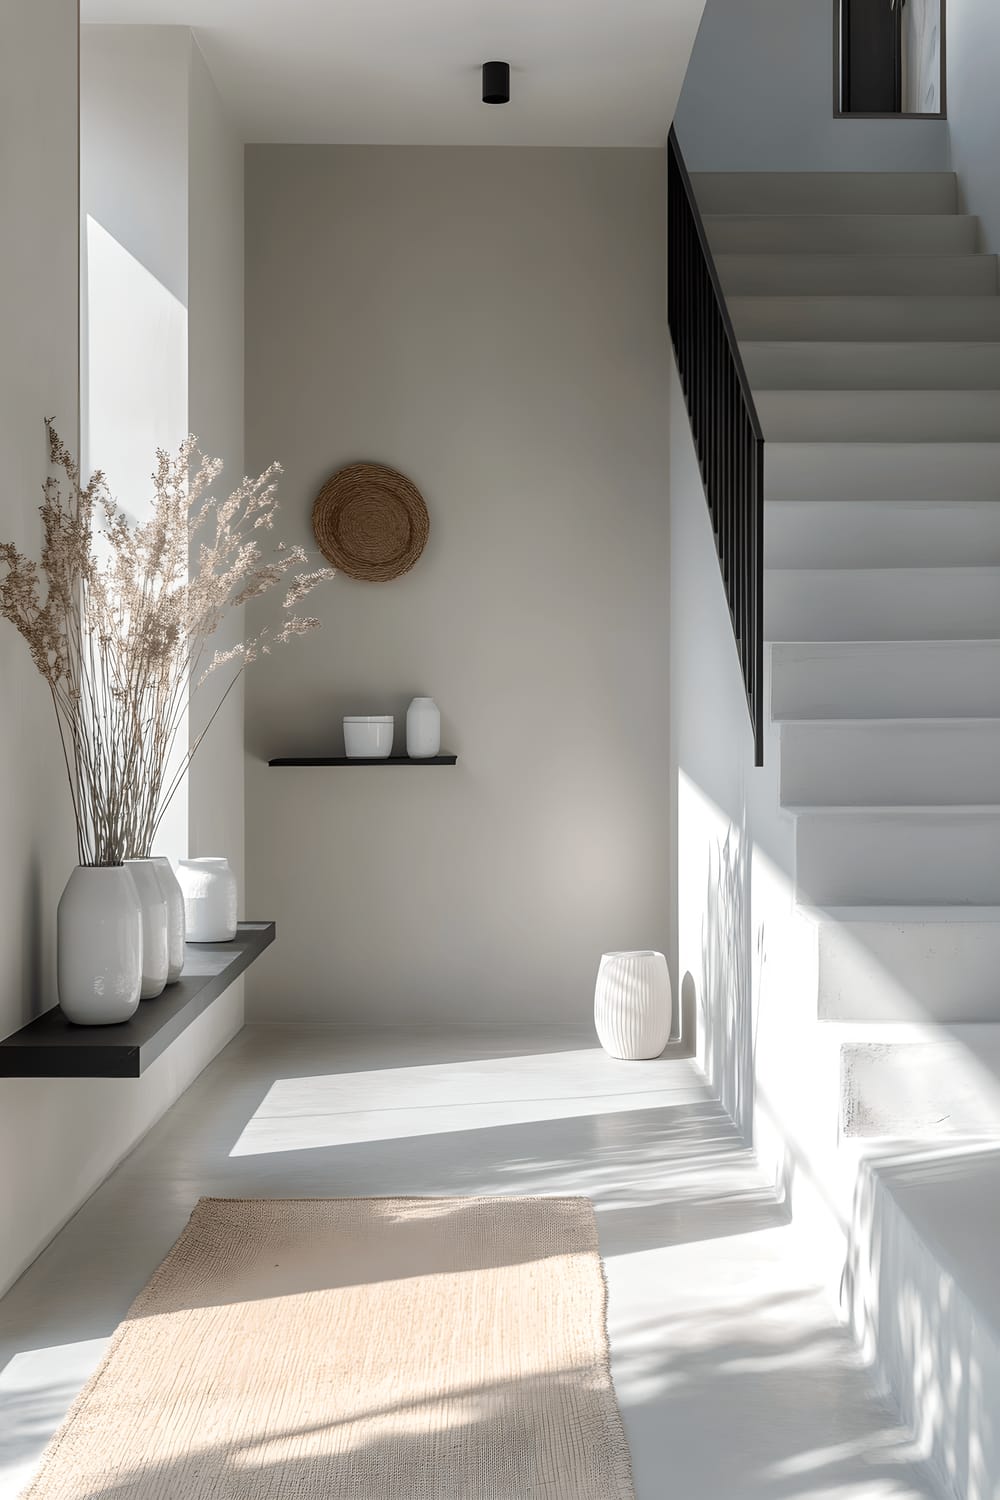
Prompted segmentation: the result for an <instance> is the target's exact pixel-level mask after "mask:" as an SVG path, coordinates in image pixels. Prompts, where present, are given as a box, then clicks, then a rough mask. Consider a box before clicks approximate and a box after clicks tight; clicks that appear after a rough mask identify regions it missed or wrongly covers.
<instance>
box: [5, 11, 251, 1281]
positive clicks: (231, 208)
mask: <svg viewBox="0 0 1000 1500" xmlns="http://www.w3.org/2000/svg"><path fill="white" fill-rule="evenodd" d="M76 26H77V17H76V5H75V3H68V4H63V3H61V0H60V3H57V0H14V3H13V4H10V3H8V4H6V5H5V6H4V8H3V10H2V12H0V192H2V195H3V202H4V205H5V221H4V232H3V235H0V299H2V302H3V308H2V319H0V324H2V327H3V329H4V335H5V343H4V347H5V354H6V355H7V357H5V358H2V359H0V444H2V449H3V452H4V456H5V463H6V465H7V468H8V471H9V477H10V485H9V490H8V494H9V496H10V499H9V501H8V502H7V505H6V508H5V512H4V517H5V521H4V528H3V536H4V537H6V536H8V535H9V536H11V538H12V539H13V540H15V541H17V542H18V544H19V545H21V546H23V547H31V548H33V549H36V548H37V543H38V527H37V517H36V506H37V500H38V496H39V492H40V486H41V483H42V480H43V478H44V475H45V445H44V429H43V422H42V419H43V417H44V416H46V415H54V416H56V417H57V418H58V419H59V423H60V427H61V429H62V431H63V433H64V435H66V436H67V437H68V438H69V439H70V440H71V441H72V442H73V443H74V445H75V444H76V442H77V431H76V410H77V380H76V371H77V362H78V284H79V283H78V264H77V257H78V246H79V243H80V237H79V232H78V230H79V224H80V216H79V213H78V203H77V34H76ZM83 96H84V97H83V116H84V129H85V131H87V132H90V133H89V134H88V144H89V146H90V147H92V148H93V152H92V154H90V155H89V156H88V167H89V169H90V173H89V176H88V179H87V182H86V184H85V192H86V202H87V204H88V205H89V207H90V208H91V210H92V214H91V217H92V220H93V221H94V223H97V224H99V225H100V226H101V227H100V233H99V234H98V232H97V231H92V236H93V238H92V239H91V244H94V243H96V244H97V245H98V247H99V250H100V253H101V256H102V259H101V262H100V274H99V275H98V271H99V267H98V265H97V264H96V263H92V264H91V265H90V266H89V268H88V267H86V266H85V269H86V270H89V272H90V273H92V274H91V276H90V278H89V283H88V284H89V286H90V288H91V289H92V290H94V289H95V287H96V290H97V292H98V296H97V297H96V298H92V299H91V307H90V314H91V316H90V319H89V328H88V330H87V332H89V334H90V337H91V340H92V344H91V345H90V347H89V348H88V350H87V353H86V357H85V359H84V369H85V371H86V372H87V373H88V374H94V375H95V376H98V377H99V378H98V379H97V381H96V385H97V388H98V389H99V391H100V394H101V405H100V407H99V410H98V409H95V404H94V403H93V402H91V403H90V409H89V411H88V412H86V419H87V421H88V422H90V423H91V425H90V427H89V429H88V430H89V431H90V433H91V437H92V442H93V446H94V448H95V450H97V449H100V450H101V451H103V450H104V449H105V448H106V447H113V448H114V452H115V455H116V456H117V458H118V460H119V461H120V463H121V465H122V468H121V472H122V473H123V474H126V475H127V476H129V483H138V482H139V481H138V480H136V478H135V476H136V474H137V473H138V474H139V480H141V477H142V474H143V473H145V474H148V472H149V470H150V468H151V467H152V450H151V447H150V442H151V440H162V439H159V438H157V437H156V435H157V434H158V433H160V432H162V431H164V429H163V428H162V427H161V426H158V424H159V423H162V422H164V419H165V414H166V421H167V422H169V421H174V422H177V423H178V425H179V430H180V432H181V434H183V432H185V431H186V430H187V426H188V415H189V413H188V389H190V393H191V394H190V403H191V414H193V415H197V416H198V418H199V420H201V421H203V422H204V423H205V426H204V428H203V432H204V437H205V441H206V444H207V445H209V444H211V442H212V438H213V435H214V436H217V439H218V445H219V451H220V452H221V453H223V455H224V456H225V457H226V459H227V461H228V462H229V463H231V465H232V472H235V473H236V474H238V475H239V474H242V468H243V464H242V400H241V397H242V378H241V358H240V350H241V338H242V266H241V257H242V213H241V197H242V153H241V149H240V147H239V145H238V143H237V142H236V141H235V140H234V138H233V136H232V133H231V131H230V129H229V127H228V125H227V124H226V122H225V120H224V118H223V117H222V114H221V111H220V110H219V107H218V103H217V100H215V99H214V94H213V90H212V85H211V80H210V79H208V78H207V76H206V75H205V73H204V65H203V64H202V63H201V59H200V56H198V55H197V54H196V53H195V52H194V50H193V44H192V41H191V37H190V33H188V32H186V31H177V30H173V29H161V30H158V31H156V32H146V31H145V29H144V28H130V29H129V31H128V34H127V35H121V34H120V33H119V34H116V33H115V29H113V28H107V29H96V28H88V35H87V38H86V42H85V46H84V56H83ZM26 122H30V126H31V128H30V129H29V128H26ZM146 146H148V147H149V148H150V149H149V153H148V155H144V154H143V152H144V149H145V147H146ZM116 153H120V154H121V164H120V171H119V166H118V164H117V157H116ZM102 162H103V166H104V168H105V172H103V173H102V172H100V171H98V170H97V168H98V167H99V166H100V165H101V163H102ZM144 163H145V166H144ZM189 192H190V201H191V217H192V219H194V218H195V217H197V221H198V222H197V225H196V226H195V227H194V228H193V230H192V236H191V251H190V257H189V255H188V250H187V243H188V242H187V230H188V194H189ZM223 263H224V265H225V268H226V275H225V278H221V279H220V274H219V273H220V267H221V265H222V264H223ZM115 268H117V271H118V277H117V280H116V279H115V277H114V276H113V275H109V274H107V273H108V272H112V271H113V270H114V269H115ZM95 278H96V280H95ZM126 299H127V300H128V305H129V307H130V309H131V310H132V312H133V313H134V314H137V315H138V312H139V311H140V310H141V309H145V311H146V313H148V314H149V318H148V321H147V322H146V324H145V327H144V332H143V339H145V340H147V342H146V343H145V345H144V344H143V341H142V340H138V341H137V340H136V338H135V337H133V336H130V335H129V333H128V330H127V328H126V327H124V326H123V324H122V320H121V318H120V317H119V314H120V312H121V309H122V304H123V302H124V301H125V300H126ZM188 301H190V305H191V309H192V311H193V310H195V309H197V310H198V315H199V318H200V319H201V320H202V321H200V322H199V326H198V328H197V330H194V329H192V330H191V337H190V340H189V339H188V332H189V330H188V308H187V303H188ZM158 312H159V314H162V316H159V315H158ZM98 313H100V318H97V317H96V316H95V315H96V314H98ZM116 329H117V332H116V331H115V330H116ZM8 331H9V340H8V338H7V335H8ZM134 333H135V329H134V328H133V330H132V334H133V335H134ZM181 340H183V342H181ZM165 345H166V353H165ZM11 349H16V350H17V358H16V360H15V359H11V358H10V357H9V353H10V350H11ZM178 351H180V355H179V353H178ZM189 352H190V361H189V358H188V354H189ZM129 377H131V378H129ZM154 377H164V379H163V381H158V379H157V378H154ZM178 382H181V383H182V384H183V389H182V390H181V391H180V395H178ZM178 412H179V413H180V415H179V417H178ZM144 424H145V425H144ZM140 428H141V429H142V430H141V432H140V430H139V429H140ZM164 435H165V436H166V433H164ZM140 449H141V452H140ZM92 456H93V457H94V458H95V459H96V460H98V461H100V452H98V451H95V452H94V453H93V455H92ZM140 465H141V468H140V467H138V466H140ZM124 493H125V492H123V498H124ZM0 674H2V679H3V682H4V687H5V692H6V693H7V695H8V704H13V705H15V708H16V711H14V712H10V713H7V714H5V715H4V716H3V717H2V718H0V781H2V784H3V786H4V787H5V788H6V789H7V793H8V794H7V796H6V797H5V800H4V812H3V819H4V826H3V833H4V847H5V858H4V862H3V866H2V872H0V881H3V886H2V889H0V976H2V977H0V984H2V990H0V1006H2V1009H0V1029H2V1031H3V1032H4V1033H6V1032H8V1031H12V1030H14V1029H16V1028H17V1027H18V1026H21V1025H23V1024H24V1022H26V1021H27V1020H29V1019H30V1018H31V1016H32V1015H34V1014H37V1013H39V1012H40V1011H42V1010H44V1009H46V1008H47V1007H48V1006H49V1005H51V1004H53V1003H54V1001H55V975H54V964H53V955H54V936H55V934H54V918H55V909H56V904H57V901H58V898H59V893H60V891H61V889H62V886H63V885H64V884H65V882H66V879H67V877H68V875H69V872H70V870H71V869H72V866H73V862H74V858H75V855H74V841H73V836H72V822H71V816H72V815H71V808H70V803H69V797H68V794H67V793H66V792H65V791H64V789H63V785H62V774H61V768H60V765H59V763H58V760H57V740H56V736H55V730H54V726H53V724H52V723H51V713H52V710H51V707H50V705H49V702H48V699H47V695H46V694H45V692H44V688H43V684H42V682H41V679H40V678H38V677H37V676H36V674H35V673H34V669H33V668H32V667H31V665H30V662H29V660H28V656H27V652H26V651H25V650H24V649H23V648H22V646H21V644H20V642H19V641H18V639H17V638H16V636H15V635H14V632H13V630H12V629H11V628H10V627H8V626H7V625H6V624H4V625H3V626H2V629H0ZM215 727H216V729H219V728H220V727H221V729H222V745H221V746H219V747H218V751H219V753H218V754H217V757H216V758H215V759H214V760H213V759H206V760H205V761H203V762H202V763H201V765H200V766H199V765H198V763H197V762H196V763H195V770H194V772H193V773H192V787H191V807H192V818H193V819H194V816H195V813H196V810H199V809H202V810H203V809H204V808H206V807H210V809H211V812H210V813H209V814H206V813H204V812H203V811H202V812H201V813H200V814H199V816H200V817H201V818H202V820H203V821H202V824H199V828H198V831H197V833H195V832H194V831H193V833H192V839H193V840H194V839H195V838H200V837H201V836H202V834H204V837H205V839H206V840H208V841H209V842H211V843H212V844H213V845H214V847H216V848H219V849H224V850H225V851H226V852H231V853H232V854H233V857H234V859H235V861H236V863H237V865H239V862H240V858H241V849H242V727H241V724H240V722H239V714H238V708H237V706H236V705H234V706H233V709H232V711H231V715H230V718H229V722H228V723H227V724H226V723H223V724H221V725H220V723H218V722H217V724H216V726H215ZM222 756H224V760H225V763H224V764H223V761H222V759H221V758H220V757H222ZM199 778H200V779H199ZM12 792H13V794H12ZM150 1003H153V1004H155V1002H150ZM242 1019H243V995H242V982H237V984H235V985H233V986H231V987H230V989H229V990H228V992H227V994H226V995H225V997H224V998H223V999H222V1000H220V1001H219V1002H217V1003H216V1004H215V1005H213V1006H212V1007H211V1009H210V1010H209V1011H208V1012H206V1014H205V1015H204V1016H202V1017H200V1018H199V1020H198V1021H197V1022H196V1023H195V1025H193V1026H192V1027H191V1028H190V1029H189V1030H188V1031H187V1032H186V1033H185V1034H184V1036H183V1037H182V1038H181V1039H180V1040H179V1041H177V1042H175V1043H174V1044H173V1046H171V1047H170V1048H169V1049H168V1051H167V1052H166V1053H165V1054H164V1056H163V1057H161V1058H159V1059H158V1060H157V1062H156V1063H155V1064H154V1065H153V1066H152V1067H151V1068H150V1069H149V1071H148V1072H147V1073H146V1074H145V1075H144V1076H143V1077H142V1078H140V1079H135V1080H104V1079H52V1080H33V1079H5V1080H4V1084H3V1088H2V1089H0V1183H2V1184H3V1212H2V1216H0V1292H2V1291H3V1290H4V1289H5V1288H6V1286H7V1285H9V1283H10V1282H11V1281H12V1280H13V1279H14V1278H15V1277H16V1276H17V1275H18V1274H19V1272H20V1271H21V1270H23V1269H24V1267H25V1266H26V1265H28V1264H29V1263H30V1261H31V1260H32V1259H33V1258H34V1256H35V1255H36V1254H37V1253H38V1251H39V1250H40V1249H41V1248H42V1246H43V1245H44V1244H45V1243H46V1242H47V1241H48V1240H49V1239H50V1238H51V1237H52V1235H53V1234H54V1233H55V1232H56V1230H58V1229H59V1227H60V1226H61V1225H62V1224H63V1223H64V1222H65V1221H66V1219H68V1218H69V1217H70V1216H71V1215H72V1214H73V1213H74V1212H75V1211H76V1209H77V1208H78V1207H79V1205H80V1204H81V1203H82V1202H83V1201H84V1199H85V1198H86V1197H87V1196H88V1195H89V1194H90V1193H91V1192H92V1191H93V1189H94V1188H95V1187H96V1186H97V1185H98V1184H99V1183H100V1182H101V1181H102V1180H103V1179H104V1177H105V1176H107V1174H108V1172H109V1171H110V1170H111V1169H112V1168H113V1167H114V1166H115V1164H116V1163H117V1162H118V1161H119V1160H120V1159H121V1158H122V1157H123V1156H124V1155H125V1154H127V1152H128V1151H129V1150H130V1149H131V1148H132V1146H133V1145H134V1144H135V1142H136V1141H137V1140H138V1139H139V1138H140V1136H142V1135H143V1134H144V1133H145V1131H146V1130H148V1129H149V1127H150V1126H151V1125H152V1124H153V1123H154V1122H155V1121H156V1120H157V1119H158V1118H159V1117H160V1115H162V1114H163V1113H164V1111H165V1110H166V1109H168V1108H169V1107H170V1105H171V1104H172V1103H173V1102H174V1101H175V1100H176V1099H177V1097H178V1096H179V1095H180V1094H181V1093H182V1092H183V1090H184V1089H185V1088H186V1087H187V1086H188V1084H189V1083H190V1082H191V1081H192V1080H193V1079H194V1078H195V1077H196V1076H197V1074H198V1073H199V1072H200V1071H201V1070H202V1068H203V1067H204V1066H205V1064H206V1063H207V1062H208V1061H209V1060H210V1059H211V1058H212V1057H213V1056H214V1055H215V1054H216V1053H217V1052H218V1051H219V1049H220V1048H221V1047H222V1046H224V1045H225V1043H226V1042H227V1041H228V1040H229V1038H230V1037H231V1036H232V1035H233V1034H234V1033H235V1031H237V1030H238V1029H239V1027H240V1026H241V1025H242Z"/></svg>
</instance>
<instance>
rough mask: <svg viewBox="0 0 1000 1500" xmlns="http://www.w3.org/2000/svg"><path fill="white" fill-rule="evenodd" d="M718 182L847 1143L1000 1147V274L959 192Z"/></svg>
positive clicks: (716, 222)
mask: <svg viewBox="0 0 1000 1500" xmlns="http://www.w3.org/2000/svg"><path fill="white" fill-rule="evenodd" d="M693 182H694V187H695V192H696V194H697V197H698V201H699V205H700V207H701V210H702V213H703V216H704V220H705V225H706V229H707V232H708V235H709V240H710V243H711V245H712V248H713V252H714V254H715V256H716V264H717V267H718V270H719V274H720V278H721V281H722V285H723V289H724V291H725V293H726V297H727V302H728V305H729V309H730V314H731V316H732V319H733V323H734V327H735V329H736V332H737V336H738V337H739V339H740V344H741V350H742V354H743V358H744V361H745V364H746V368H747V373H748V376H749V378H750V382H751V384H752V386H753V389H754V396H755V400H756V403H757V408H758V412H759V415H760V418H761V424H762V426H763V429H764V435H765V439H766V446H765V496H766V514H765V537H766V541H765V559H766V568H767V573H766V581H765V636H766V639H767V641H768V643H769V647H770V658H771V661H770V675H771V716H772V721H773V722H774V723H775V724H776V725H778V726H780V727H779V744H780V796H781V803H782V806H783V807H784V808H785V809H786V810H787V811H788V812H790V813H791V814H793V815H794V816H795V818H796V839H795V846H796V870H795V880H796V890H797V894H798V898H799V900H800V902H801V903H802V905H803V907H804V908H805V909H807V910H809V911H810V912H811V913H812V915H813V916H814V917H815V920H816V921H817V922H818V923H819V927H820V941H819V952H820V969H819V973H820V993H819V1004H818V1015H819V1017H820V1018H821V1019H822V1020H825V1021H830V1022H838V1023H843V1024H842V1027H841V1028H839V1029H838V1037H839V1039H840V1045H841V1058H842V1066H841V1099H840V1110H841V1121H840V1126H841V1131H842V1133H843V1134H845V1135H852V1134H853V1135H863V1136H882V1135H885V1134H890V1133H891V1134H893V1135H900V1134H902V1135H905V1136H909V1135H915V1134H924V1133H929V1134H935V1133H938V1132H940V1131H941V1130H944V1129H946V1128H948V1122H949V1121H950V1122H951V1128H954V1129H958V1130H963V1129H967V1128H975V1129H976V1130H981V1129H983V1128H995V1129H997V1130H998V1131H1000V1085H998V1087H997V1090H996V1096H995V1097H993V1096H990V1097H989V1098H987V1097H985V1096H984V1097H982V1098H980V1099H979V1101H978V1104H977V1108H976V1109H975V1110H973V1111H971V1112H970V1109H969V1096H970V1089H969V1079H968V1077H966V1076H965V1072H963V1068H962V1066H961V1063H962V1052H961V1048H960V1047H958V1048H956V1041H955V1034H954V1031H953V1028H954V1027H956V1026H959V1027H960V1026H963V1025H970V1026H975V1027H976V1028H977V1032H976V1036H975V1038H974V1040H975V1042H976V1057H975V1059H974V1060H972V1061H970V1065H969V1070H966V1071H971V1073H972V1074H974V1075H975V1077H976V1078H977V1080H978V1079H979V1078H980V1074H981V1064H982V1062H983V1051H984V1049H985V1051H986V1052H987V1053H988V1054H990V1055H991V1056H992V1055H993V1054H994V1052H995V1055H996V1059H997V1063H998V1068H997V1071H998V1074H1000V295H998V291H1000V284H998V273H997V258H996V256H993V255H985V254H982V253H980V250H979V234H978V225H977V221H976V220H975V219H974V218H972V217H970V216H969V215H964V214H959V213H958V212H957V207H958V198H957V187H956V182H955V178H954V176H953V175H952V174H950V173H900V174H895V173H891V174H886V173H876V172H872V173H847V174H843V173H815V174H802V173H774V174H769V173H765V174H756V173H739V174H726V173H713V174H703V175H696V176H695V177H694V179H693ZM871 1023H883V1024H885V1023H888V1024H890V1025H891V1026H893V1027H895V1028H897V1030H896V1032H894V1033H890V1034H891V1035H898V1041H895V1042H893V1041H886V1040H885V1039H884V1038H885V1033H884V1031H883V1030H882V1026H881V1025H880V1027H879V1040H878V1042H872V1041H871V1040H870V1037H871V1029H870V1025H871ZM939 1024H940V1025H942V1026H945V1027H947V1028H949V1031H948V1032H947V1033H942V1034H941V1035H940V1038H939V1039H935V1037H934V1033H933V1032H932V1033H931V1034H930V1039H929V1040H928V1031H927V1028H928V1026H930V1027H934V1026H937V1025H939ZM994 1028H995V1030H994ZM969 1040H973V1038H972V1035H971V1033H970V1034H969ZM935 1048H937V1049H938V1052H937V1054H935ZM866 1049H867V1050H866ZM914 1049H915V1050H914ZM928 1049H930V1050H928ZM935 1055H937V1056H938V1058H939V1062H940V1067H935V1066H934V1065H933V1064H934V1057H935ZM928 1060H930V1063H931V1066H930V1067H928ZM908 1061H909V1062H912V1069H911V1070H910V1072H911V1074H912V1076H911V1077H910V1078H909V1085H907V1072H908V1069H907V1063H908ZM882 1078H884V1079H885V1082H886V1087H887V1090H889V1092H891V1094H892V1098H893V1108H892V1110H891V1111H888V1110H886V1109H883V1108H882V1107H881V1103H880V1093H881V1083H880V1079H882ZM890 1080H891V1089H889V1084H890ZM981 1092H983V1091H981ZM986 1092H987V1093H988V1091H986ZM970 1119H971V1120H973V1125H972V1126H970Z"/></svg>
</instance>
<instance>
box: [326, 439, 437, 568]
mask: <svg viewBox="0 0 1000 1500" xmlns="http://www.w3.org/2000/svg"><path fill="white" fill-rule="evenodd" d="M312 519H313V531H314V532H315V533H316V540H317V542H318V543H319V547H320V551H321V552H322V553H323V556H324V557H325V558H327V559H328V560H329V561H330V562H331V563H332V564H333V566H334V567H335V568H339V569H340V570H341V572H343V573H346V574H347V576H348V577H349V578H362V579H364V580H366V582H369V583H387V582H388V581H389V579H390V578H399V577H400V575H401V574H403V573H407V572H409V570H410V568H412V567H413V564H414V563H415V562H416V560H417V558H418V557H419V556H420V554H421V552H423V550H424V547H425V546H426V544H427V534H428V532H429V531H430V526H431V523H430V517H429V516H428V514H427V506H426V505H425V504H424V500H423V496H422V495H421V493H420V491H419V490H418V489H417V487H416V485H415V484H411V482H410V481H409V480H408V479H407V478H406V476H405V475H404V474H398V473H397V472H396V470H395V469H387V468H386V467H385V465H384V464H349V465H348V467H347V468H346V469H341V470H339V472H338V473H336V474H334V476H333V478H332V479H328V480H327V482H326V484H324V486H323V488H322V489H321V490H320V492H319V494H318V495H317V496H316V503H315V504H314V505H313V516H312Z"/></svg>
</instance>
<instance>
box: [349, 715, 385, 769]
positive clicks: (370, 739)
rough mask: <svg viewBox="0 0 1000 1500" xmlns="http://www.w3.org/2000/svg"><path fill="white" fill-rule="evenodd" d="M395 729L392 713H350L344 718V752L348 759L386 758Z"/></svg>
mask: <svg viewBox="0 0 1000 1500" xmlns="http://www.w3.org/2000/svg"><path fill="white" fill-rule="evenodd" d="M395 730H396V721H395V720H394V718H393V716H392V714H351V715H349V716H348V717H346V718H345V719H344V754H345V755H346V756H347V758H348V760H388V759H389V756H390V755H391V754H392V741H393V737H394V734H395Z"/></svg>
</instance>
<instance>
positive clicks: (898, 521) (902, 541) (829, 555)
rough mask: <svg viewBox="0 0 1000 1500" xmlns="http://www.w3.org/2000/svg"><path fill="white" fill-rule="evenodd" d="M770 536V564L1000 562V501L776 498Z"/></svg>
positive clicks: (770, 508)
mask: <svg viewBox="0 0 1000 1500" xmlns="http://www.w3.org/2000/svg"><path fill="white" fill-rule="evenodd" d="M764 537H765V558H766V561H767V565H768V567H770V568H858V567H874V568H879V567H882V568H889V567H901V568H921V567H934V566H938V567H971V566H973V565H975V564H980V565H982V564H990V565H997V566H1000V501H982V502H979V503H976V502H973V503H972V504H969V505H966V504H964V503H963V502H962V501H960V500H953V501H949V502H946V503H943V504H941V505H932V504H929V503H924V504H919V503H918V504H916V505H909V504H907V503H906V502H905V501H902V500H885V501H883V500H859V501H852V500H805V501H802V502H801V503H797V502H795V501H780V502H770V503H769V504H768V505H767V507H766V511H765V518H764Z"/></svg>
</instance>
